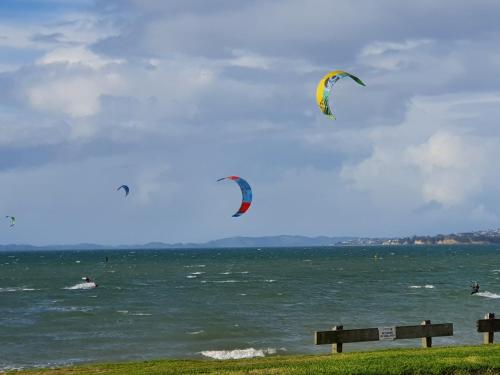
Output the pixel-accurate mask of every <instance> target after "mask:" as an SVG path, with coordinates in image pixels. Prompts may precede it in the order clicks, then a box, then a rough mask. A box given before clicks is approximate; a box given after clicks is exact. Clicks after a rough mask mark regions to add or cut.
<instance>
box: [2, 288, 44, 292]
mask: <svg viewBox="0 0 500 375" xmlns="http://www.w3.org/2000/svg"><path fill="white" fill-rule="evenodd" d="M34 290H38V289H34V288H23V287H6V288H0V293H4V292H10V293H12V292H32V291H34Z"/></svg>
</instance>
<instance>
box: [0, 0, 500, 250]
mask: <svg viewBox="0 0 500 375" xmlns="http://www.w3.org/2000/svg"><path fill="white" fill-rule="evenodd" d="M499 18H500V2H498V1H494V0H491V1H488V0H478V1H474V2H471V1H462V0H453V1H451V0H442V1H439V2H437V1H430V0H429V1H427V0H422V1H418V2H413V1H412V2H410V1H397V0H380V1H377V2H373V1H368V0H366V1H351V0H342V1H337V0H335V1H334V0H276V1H272V2H271V1H265V0H262V1H259V0H255V1H234V0H213V1H203V0H179V1H163V0H106V1H104V0H102V1H101V0H96V1H93V0H71V1H70V0H18V1H14V0H4V1H2V2H0V86H1V87H2V90H1V91H0V214H1V215H13V216H16V218H17V224H16V226H15V227H14V228H9V226H8V224H9V222H8V220H7V219H5V220H6V221H5V225H3V226H0V243H4V244H7V243H23V244H24V243H30V244H37V245H47V244H61V243H65V244H73V243H81V242H93V243H101V244H110V245H111V244H113V245H116V244H140V243H146V242H150V241H163V242H168V243H173V242H203V241H208V240H212V239H217V238H223V237H231V236H267V235H279V234H292V235H307V236H317V235H327V236H344V235H348V236H374V237H386V236H408V235H414V234H417V235H422V234H429V235H432V234H438V233H452V232H463V231H471V230H478V229H487V228H497V227H500V173H498V165H497V164H498V160H500V123H499V118H500V48H499V44H498V41H499V40H500V23H499V22H498V19H499ZM336 69H342V70H346V71H348V72H350V73H352V74H355V75H356V76H358V77H360V78H361V79H362V80H363V81H364V82H365V83H366V87H362V86H359V85H357V84H355V83H354V82H353V81H350V80H348V79H344V80H342V81H340V82H338V83H337V85H336V86H335V90H334V94H333V99H332V104H333V106H334V112H335V114H336V116H337V120H336V121H332V120H330V119H329V118H328V117H326V116H324V115H323V114H322V113H321V112H320V110H319V109H318V107H317V105H316V102H315V90H316V85H317V83H318V82H319V80H320V79H321V78H322V77H323V76H324V75H325V74H326V73H328V72H329V71H331V70H336ZM229 175H238V176H241V177H243V178H245V179H246V180H247V181H248V182H249V183H250V184H251V186H252V188H253V194H254V201H253V204H252V207H251V208H250V209H249V211H248V212H247V213H246V214H245V215H243V216H241V217H239V218H233V217H232V216H231V215H232V214H233V213H234V212H235V211H236V210H237V209H238V207H239V204H240V200H241V193H240V191H239V189H238V187H237V185H236V184H234V183H233V182H231V181H227V182H216V180H217V179H218V178H221V177H224V176H229ZM122 184H127V185H128V186H130V195H129V196H128V197H126V198H125V197H124V196H123V192H122V191H119V192H117V191H116V188H117V187H118V186H120V185H122Z"/></svg>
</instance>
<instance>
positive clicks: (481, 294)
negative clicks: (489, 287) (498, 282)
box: [475, 292, 500, 299]
mask: <svg viewBox="0 0 500 375" xmlns="http://www.w3.org/2000/svg"><path fill="white" fill-rule="evenodd" d="M475 295H476V296H479V297H485V298H493V299H498V298H500V294H496V293H491V292H479V293H476V294H475Z"/></svg>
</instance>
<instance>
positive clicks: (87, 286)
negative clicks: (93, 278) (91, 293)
mask: <svg viewBox="0 0 500 375" xmlns="http://www.w3.org/2000/svg"><path fill="white" fill-rule="evenodd" d="M96 286H97V285H96V284H95V283H79V284H75V285H73V286H67V287H66V288H64V289H68V290H75V289H93V288H95V287H96Z"/></svg>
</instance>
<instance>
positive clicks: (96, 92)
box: [27, 73, 122, 117]
mask: <svg viewBox="0 0 500 375" xmlns="http://www.w3.org/2000/svg"><path fill="white" fill-rule="evenodd" d="M120 87H122V79H121V77H120V76H118V75H117V74H114V73H104V74H97V75H93V74H79V75H74V76H71V77H63V78H54V79H48V80H46V81H43V82H40V83H37V84H35V85H33V86H32V87H30V88H29V89H28V90H27V95H28V98H29V100H30V103H31V105H32V106H33V108H35V109H37V110H41V111H47V112H53V113H63V114H66V115H69V116H73V117H84V116H91V115H94V114H96V113H98V112H99V110H100V103H99V99H100V97H101V95H105V94H113V93H115V92H118V91H119V88H120Z"/></svg>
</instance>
